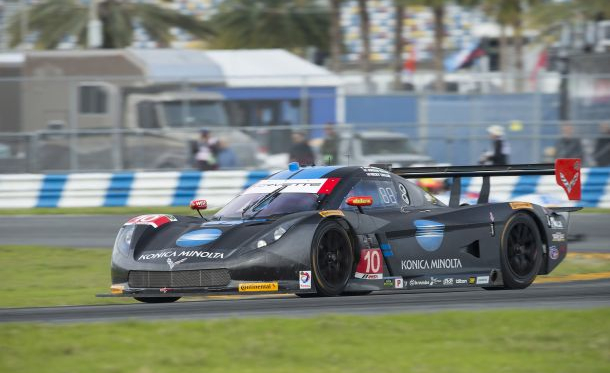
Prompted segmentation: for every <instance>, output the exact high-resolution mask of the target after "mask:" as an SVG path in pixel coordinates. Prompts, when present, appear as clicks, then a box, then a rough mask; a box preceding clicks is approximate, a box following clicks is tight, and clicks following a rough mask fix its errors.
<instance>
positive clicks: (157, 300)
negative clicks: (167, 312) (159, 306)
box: [133, 297, 180, 303]
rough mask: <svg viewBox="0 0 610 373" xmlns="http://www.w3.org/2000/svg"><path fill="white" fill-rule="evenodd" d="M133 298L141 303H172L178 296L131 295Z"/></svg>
mask: <svg viewBox="0 0 610 373" xmlns="http://www.w3.org/2000/svg"><path fill="white" fill-rule="evenodd" d="M133 299H135V300H137V301H139V302H142V303H172V302H175V301H177V300H178V299H180V297H156V298H155V297H133Z"/></svg>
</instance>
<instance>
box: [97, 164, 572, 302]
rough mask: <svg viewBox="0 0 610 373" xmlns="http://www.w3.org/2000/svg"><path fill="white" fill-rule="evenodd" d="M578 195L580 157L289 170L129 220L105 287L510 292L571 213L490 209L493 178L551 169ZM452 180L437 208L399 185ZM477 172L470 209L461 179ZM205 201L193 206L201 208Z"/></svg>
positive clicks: (558, 241) (535, 270) (175, 295)
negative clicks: (188, 212) (181, 212)
mask: <svg viewBox="0 0 610 373" xmlns="http://www.w3.org/2000/svg"><path fill="white" fill-rule="evenodd" d="M555 173H556V180H557V182H558V184H559V185H560V186H562V187H563V188H564V189H565V190H566V192H567V193H568V196H569V198H570V199H579V198H580V161H579V160H577V159H567V160H558V161H557V162H556V164H555V165H553V164H544V165H512V166H465V167H423V168H400V169H394V170H390V169H389V167H383V166H380V167H370V166H369V167H356V166H351V167H345V166H343V167H342V166H326V167H315V166H314V167H304V168H302V167H300V166H299V165H298V164H291V165H290V167H289V169H288V170H284V171H281V172H278V173H276V174H274V175H272V176H270V177H269V178H267V179H265V180H261V181H259V182H258V183H256V184H254V185H252V186H251V187H250V188H248V189H246V190H245V191H243V192H242V193H241V194H240V195H238V196H237V197H236V198H234V199H233V200H232V201H230V202H229V203H228V204H227V205H226V206H225V207H223V208H222V209H220V210H219V211H218V212H217V213H216V214H214V215H213V216H211V217H210V218H204V217H192V216H172V215H144V216H138V217H135V218H133V219H131V220H129V221H128V222H126V223H125V225H124V226H123V227H122V228H121V229H120V231H119V233H118V235H117V238H116V242H115V245H114V250H113V253H112V268H111V273H112V286H111V294H107V295H106V296H123V297H125V296H126V297H134V298H135V299H137V300H139V301H142V302H173V301H175V300H177V299H179V298H180V297H183V296H189V295H202V294H210V293H250V292H267V293H279V292H290V293H296V294H297V295H300V296H308V295H315V294H317V295H321V296H336V295H341V294H349V293H352V294H366V293H369V292H371V291H375V290H403V289H421V288H426V289H428V288H438V287H450V288H451V287H483V288H485V289H498V288H505V289H522V288H525V287H527V286H529V285H530V284H531V283H532V282H533V281H534V279H535V278H536V276H537V275H545V274H548V273H550V272H551V271H552V270H553V269H554V268H555V267H556V266H557V265H558V264H559V263H560V262H561V261H562V260H563V259H564V258H565V256H566V253H567V242H566V236H567V230H568V221H567V215H568V212H570V211H576V210H578V209H579V208H575V207H560V208H546V207H542V206H538V205H535V204H532V203H527V202H505V203H488V198H489V191H490V177H491V176H515V175H553V174H555ZM422 177H451V178H453V183H452V187H451V199H450V201H449V205H448V206H447V205H445V204H443V203H442V202H440V201H439V200H437V199H436V198H435V197H434V196H432V195H430V194H428V193H427V192H425V191H424V190H422V189H421V188H419V187H418V186H416V185H415V184H414V183H412V182H411V181H409V179H417V178H422ZM463 177H483V182H482V187H481V193H480V195H479V200H478V203H477V204H475V205H464V204H460V194H461V193H460V191H461V190H460V189H461V185H462V182H461V178H463ZM206 207H207V203H206V201H205V200H196V201H193V202H192V203H191V208H193V209H195V210H197V211H199V210H202V209H205V208H206Z"/></svg>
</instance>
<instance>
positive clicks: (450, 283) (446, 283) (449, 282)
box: [443, 278, 453, 286]
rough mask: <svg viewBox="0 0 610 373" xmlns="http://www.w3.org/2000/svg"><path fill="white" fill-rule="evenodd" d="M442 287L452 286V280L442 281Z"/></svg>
mask: <svg viewBox="0 0 610 373" xmlns="http://www.w3.org/2000/svg"><path fill="white" fill-rule="evenodd" d="M443 286H453V278H445V279H443Z"/></svg>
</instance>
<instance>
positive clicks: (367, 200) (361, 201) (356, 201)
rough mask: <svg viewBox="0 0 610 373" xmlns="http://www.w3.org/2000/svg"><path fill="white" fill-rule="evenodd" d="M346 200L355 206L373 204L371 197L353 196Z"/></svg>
mask: <svg viewBox="0 0 610 373" xmlns="http://www.w3.org/2000/svg"><path fill="white" fill-rule="evenodd" d="M346 202H347V204H348V205H350V206H356V207H362V206H370V205H372V204H373V197H371V196H354V197H349V198H348V199H347V201H346Z"/></svg>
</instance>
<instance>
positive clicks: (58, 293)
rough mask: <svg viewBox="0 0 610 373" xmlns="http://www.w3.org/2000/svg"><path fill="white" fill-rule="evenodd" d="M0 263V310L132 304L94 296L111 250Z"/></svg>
mask: <svg viewBox="0 0 610 373" xmlns="http://www.w3.org/2000/svg"><path fill="white" fill-rule="evenodd" d="M0 263H11V264H12V265H4V266H3V267H2V271H1V272H0V274H1V275H2V280H3V282H2V287H1V288H0V308H6V307H36V306H40V307H42V306H60V305H81V304H111V303H127V302H134V301H133V300H131V298H95V294H99V293H108V292H109V286H110V251H109V250H106V249H71V248H54V247H38V246H0ZM17 263H18V264H17ZM609 271H610V254H596V253H592V254H582V253H570V254H568V258H567V259H566V260H564V262H563V263H561V264H560V265H559V267H558V268H557V269H556V270H555V271H553V273H552V274H551V276H554V277H561V276H568V275H573V274H580V273H596V272H609ZM539 278H545V277H543V276H541V277H539Z"/></svg>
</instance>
